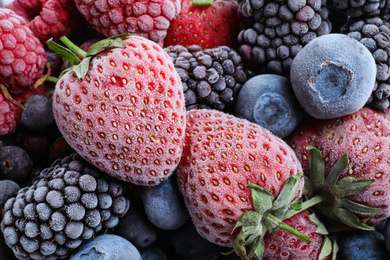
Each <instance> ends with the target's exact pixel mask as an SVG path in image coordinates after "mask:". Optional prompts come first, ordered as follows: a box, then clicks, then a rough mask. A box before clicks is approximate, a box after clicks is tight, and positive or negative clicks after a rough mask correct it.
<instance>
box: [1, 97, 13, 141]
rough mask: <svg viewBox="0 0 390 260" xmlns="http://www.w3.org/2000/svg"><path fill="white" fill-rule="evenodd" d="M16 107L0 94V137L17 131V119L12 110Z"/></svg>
mask: <svg viewBox="0 0 390 260" xmlns="http://www.w3.org/2000/svg"><path fill="white" fill-rule="evenodd" d="M13 106H14V105H13V104H11V103H10V102H8V100H6V99H5V97H4V96H3V95H1V94H0V136H5V135H8V134H11V133H13V132H14V131H15V129H16V118H15V114H14V112H13V110H12V107H13Z"/></svg>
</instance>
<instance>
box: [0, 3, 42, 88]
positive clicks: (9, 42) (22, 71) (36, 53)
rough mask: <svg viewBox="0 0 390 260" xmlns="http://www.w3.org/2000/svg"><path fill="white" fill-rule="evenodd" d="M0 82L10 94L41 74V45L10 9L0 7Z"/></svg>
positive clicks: (20, 18) (30, 83)
mask: <svg viewBox="0 0 390 260" xmlns="http://www.w3.org/2000/svg"><path fill="white" fill-rule="evenodd" d="M0 49H1V50H0V82H1V83H3V84H4V85H6V86H7V88H8V91H9V92H10V93H11V94H14V95H16V94H21V93H22V92H23V91H25V90H26V89H28V88H30V87H31V86H33V84H34V82H35V81H36V80H37V79H38V78H39V77H40V76H41V75H42V72H43V70H44V66H45V62H46V53H45V50H44V48H43V45H42V44H41V42H40V41H39V40H38V38H37V37H35V36H34V34H33V33H32V32H31V30H30V29H29V28H28V26H27V23H26V21H25V20H24V19H23V18H22V17H21V16H19V15H17V14H16V13H15V12H14V11H12V10H10V9H7V8H0Z"/></svg>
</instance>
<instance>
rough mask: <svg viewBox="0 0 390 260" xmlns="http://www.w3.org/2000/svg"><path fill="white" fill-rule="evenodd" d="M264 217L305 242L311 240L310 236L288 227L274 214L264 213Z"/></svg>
mask: <svg viewBox="0 0 390 260" xmlns="http://www.w3.org/2000/svg"><path fill="white" fill-rule="evenodd" d="M264 218H266V219H267V220H268V221H270V222H272V223H274V224H275V225H277V226H278V227H280V228H281V229H283V230H285V231H287V232H288V233H290V234H292V235H294V236H296V237H298V238H300V239H301V240H303V241H305V242H306V243H310V242H311V238H310V237H308V236H306V235H305V234H303V233H301V232H299V231H298V230H296V229H294V228H292V227H290V226H289V225H287V224H286V223H284V222H282V221H281V220H279V219H277V218H276V217H275V216H273V215H271V214H265V215H264Z"/></svg>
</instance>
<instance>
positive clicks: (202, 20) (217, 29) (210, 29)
mask: <svg viewBox="0 0 390 260" xmlns="http://www.w3.org/2000/svg"><path fill="white" fill-rule="evenodd" d="M195 2H197V1H196V0H195V1H194V0H184V1H182V5H181V11H180V14H179V15H178V16H177V17H176V18H175V19H173V20H172V21H171V25H170V27H169V29H168V34H167V36H166V38H165V40H164V46H165V47H167V46H173V45H178V44H179V45H182V46H184V47H188V46H191V45H199V46H201V47H202V48H204V49H211V48H214V47H217V46H228V47H231V48H234V47H236V45H237V35H238V32H239V17H238V4H237V2H236V1H233V0H217V1H215V2H213V3H212V4H211V5H196V3H195Z"/></svg>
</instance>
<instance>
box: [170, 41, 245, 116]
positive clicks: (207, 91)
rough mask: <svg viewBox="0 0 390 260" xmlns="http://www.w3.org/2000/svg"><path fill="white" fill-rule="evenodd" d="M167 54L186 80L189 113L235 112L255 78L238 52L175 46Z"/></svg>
mask: <svg viewBox="0 0 390 260" xmlns="http://www.w3.org/2000/svg"><path fill="white" fill-rule="evenodd" d="M165 51H166V52H167V53H168V54H169V56H170V57H171V59H172V61H173V63H174V65H175V68H176V70H177V72H178V74H179V76H180V79H181V81H182V84H183V90H184V96H185V102H186V109H187V110H191V109H199V108H209V109H217V110H220V111H224V112H228V113H231V112H232V108H233V107H234V106H233V104H234V101H235V98H236V95H237V93H238V91H239V90H240V89H241V87H242V85H243V84H244V83H245V82H246V80H247V79H248V75H251V72H250V71H247V70H246V69H244V67H243V63H242V60H241V56H240V55H239V54H238V53H237V52H236V51H235V50H234V49H231V48H229V47H226V46H219V47H216V48H213V49H202V48H201V47H200V46H198V45H192V46H189V47H188V48H185V47H183V46H181V45H175V46H168V47H166V48H165Z"/></svg>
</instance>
